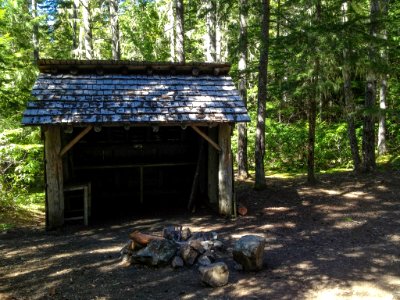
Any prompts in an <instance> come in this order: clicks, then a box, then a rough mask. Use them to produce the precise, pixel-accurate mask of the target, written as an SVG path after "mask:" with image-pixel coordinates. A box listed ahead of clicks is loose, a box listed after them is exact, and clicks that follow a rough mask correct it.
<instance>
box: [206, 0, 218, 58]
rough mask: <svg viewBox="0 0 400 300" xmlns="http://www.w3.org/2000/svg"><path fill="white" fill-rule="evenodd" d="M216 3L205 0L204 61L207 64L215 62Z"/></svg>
mask: <svg viewBox="0 0 400 300" xmlns="http://www.w3.org/2000/svg"><path fill="white" fill-rule="evenodd" d="M216 23H217V16H216V3H215V0H207V1H206V28H207V34H206V43H205V44H206V45H205V46H206V61H207V62H215V61H216V59H217V56H216V54H217V53H216V46H217V37H216V31H215V30H216Z"/></svg>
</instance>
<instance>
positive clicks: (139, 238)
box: [129, 230, 164, 246]
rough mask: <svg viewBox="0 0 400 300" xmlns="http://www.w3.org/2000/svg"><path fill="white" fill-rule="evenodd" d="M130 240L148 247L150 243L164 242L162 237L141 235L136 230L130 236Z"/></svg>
mask: <svg viewBox="0 0 400 300" xmlns="http://www.w3.org/2000/svg"><path fill="white" fill-rule="evenodd" d="M129 238H130V239H131V240H132V241H134V242H135V243H138V244H140V245H142V246H146V245H147V244H148V243H150V242H151V241H153V240H163V239H164V238H163V237H161V236H157V235H151V234H145V233H141V232H140V231H138V230H135V231H134V232H132V233H131V234H130V235H129Z"/></svg>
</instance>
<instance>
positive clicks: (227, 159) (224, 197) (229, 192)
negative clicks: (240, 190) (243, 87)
mask: <svg viewBox="0 0 400 300" xmlns="http://www.w3.org/2000/svg"><path fill="white" fill-rule="evenodd" d="M218 142H219V144H220V145H221V150H222V151H221V152H220V154H219V164H218V194H219V195H218V196H219V201H218V202H219V205H218V206H219V213H220V214H222V215H225V216H227V217H230V216H231V215H232V212H233V172H232V151H231V126H230V125H229V124H220V125H219V131H218Z"/></svg>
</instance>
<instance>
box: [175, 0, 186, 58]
mask: <svg viewBox="0 0 400 300" xmlns="http://www.w3.org/2000/svg"><path fill="white" fill-rule="evenodd" d="M174 1H175V20H176V55H177V60H178V62H181V63H184V62H185V29H184V8H183V0H174Z"/></svg>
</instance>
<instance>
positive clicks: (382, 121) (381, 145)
mask: <svg viewBox="0 0 400 300" xmlns="http://www.w3.org/2000/svg"><path fill="white" fill-rule="evenodd" d="M381 1H382V2H381V4H382V7H381V12H382V17H383V18H385V17H387V15H388V9H389V3H388V2H389V0H381ZM381 35H382V38H383V39H384V40H385V41H387V38H388V37H387V29H386V26H385V25H384V24H383V23H382V24H381ZM381 58H382V60H383V62H384V63H385V64H386V65H387V64H388V51H387V49H386V47H385V48H383V49H382V51H381ZM387 88H388V75H387V74H386V72H384V73H383V74H382V75H381V78H380V87H379V109H380V113H379V123H378V124H379V127H378V155H384V154H386V153H387V151H388V150H387V146H386V108H387Z"/></svg>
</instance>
